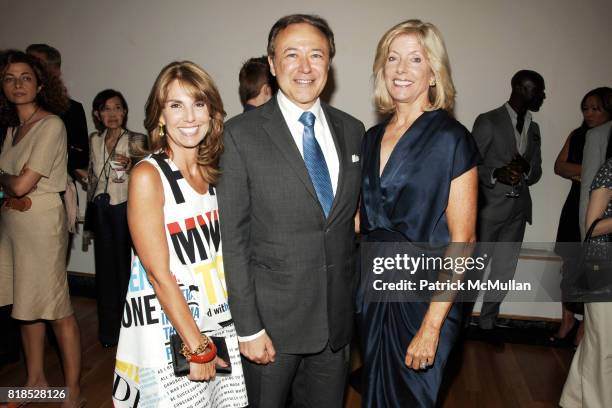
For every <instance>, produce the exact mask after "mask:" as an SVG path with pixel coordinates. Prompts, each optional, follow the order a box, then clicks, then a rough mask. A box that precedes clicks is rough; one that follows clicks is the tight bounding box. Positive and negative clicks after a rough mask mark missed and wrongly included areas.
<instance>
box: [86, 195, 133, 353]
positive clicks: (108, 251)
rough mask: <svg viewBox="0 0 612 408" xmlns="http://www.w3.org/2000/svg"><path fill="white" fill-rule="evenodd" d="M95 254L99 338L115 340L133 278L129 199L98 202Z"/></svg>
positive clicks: (110, 342)
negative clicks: (123, 201)
mask: <svg viewBox="0 0 612 408" xmlns="http://www.w3.org/2000/svg"><path fill="white" fill-rule="evenodd" d="M95 218H96V223H95V230H94V256H95V265H96V299H97V303H98V339H99V340H100V342H101V343H106V344H115V343H117V341H118V340H119V329H120V327H121V318H122V315H123V305H124V302H125V295H126V293H127V287H128V282H129V279H130V265H131V247H132V241H131V239H130V231H129V229H128V224H127V203H122V204H118V205H107V206H98V205H96V217H95Z"/></svg>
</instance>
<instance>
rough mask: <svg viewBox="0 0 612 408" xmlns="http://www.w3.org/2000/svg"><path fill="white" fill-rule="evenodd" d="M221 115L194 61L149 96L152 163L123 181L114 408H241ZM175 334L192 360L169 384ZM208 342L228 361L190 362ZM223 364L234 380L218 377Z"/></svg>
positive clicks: (169, 70)
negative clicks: (225, 248)
mask: <svg viewBox="0 0 612 408" xmlns="http://www.w3.org/2000/svg"><path fill="white" fill-rule="evenodd" d="M224 115H225V112H224V111H223V104H222V101H221V97H220V96H219V92H218V91H217V88H216V86H215V84H214V83H213V81H212V79H211V78H210V76H209V75H208V74H207V73H206V72H205V71H204V70H203V69H202V68H200V67H199V66H197V65H196V64H194V63H192V62H188V61H183V62H173V63H171V64H169V65H168V66H166V67H165V68H164V69H163V70H162V71H161V73H160V74H159V76H158V78H157V80H156V82H155V84H154V86H153V89H152V90H151V93H150V95H149V99H148V101H147V105H146V119H145V127H146V128H147V130H148V132H149V137H150V146H151V151H152V152H153V153H154V154H152V155H151V156H149V157H147V158H145V159H144V160H143V161H141V162H140V163H139V164H138V165H137V166H136V167H135V168H134V169H133V170H132V173H131V175H130V181H129V199H128V223H129V227H130V233H131V236H132V240H133V242H134V248H135V254H134V257H133V261H132V275H131V278H130V283H129V287H128V294H127V298H126V304H125V309H124V314H123V319H122V327H121V334H120V338H119V345H118V349H117V361H116V365H115V380H114V386H113V402H114V405H115V407H122V406H126V407H127V406H136V405H138V406H139V407H143V406H163V407H168V406H173V407H177V406H180V407H196V406H197V407H204V406H206V407H222V408H225V407H243V406H246V405H247V398H246V389H245V386H244V379H243V376H242V367H241V365H240V354H239V351H238V341H237V338H236V332H235V329H234V325H233V323H232V320H231V314H230V312H229V308H228V307H227V292H226V285H225V277H224V274H223V259H222V255H221V253H222V252H221V251H222V249H221V241H220V235H219V218H218V207H217V197H216V191H215V188H214V183H215V181H216V179H217V177H218V174H219V171H218V162H219V156H220V154H221V151H222V148H223V144H222V143H223V142H222V134H223V117H224ZM201 332H202V333H206V334H201ZM174 333H178V334H179V336H180V338H181V340H182V342H183V344H184V346H185V347H186V348H187V349H188V350H189V351H190V352H191V353H192V354H193V356H194V357H191V361H190V363H189V368H190V372H189V375H188V376H187V377H176V376H175V375H174V371H173V368H172V364H171V357H170V356H171V354H170V347H169V339H170V335H172V334H174ZM207 336H219V337H225V340H226V344H227V347H228V350H229V354H230V360H231V361H230V362H226V361H223V360H221V359H220V358H218V357H217V358H215V359H213V360H212V361H210V362H208V363H201V362H196V361H195V360H198V357H195V356H198V355H200V356H201V355H205V354H208V353H209V352H211V350H210V346H208V347H206V346H205V344H206V342H207V340H208V339H207ZM227 363H231V366H232V373H231V374H230V375H219V374H218V375H215V374H216V367H218V366H226V365H227Z"/></svg>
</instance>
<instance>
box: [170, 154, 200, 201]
mask: <svg viewBox="0 0 612 408" xmlns="http://www.w3.org/2000/svg"><path fill="white" fill-rule="evenodd" d="M163 154H164V155H165V156H166V160H168V162H169V163H171V165H172V167H174V168H175V169H176V170H175V171H178V172H179V173H180V174H181V177H182V178H183V180H185V183H186V184H187V186H189V188H190V189H191V190H192V191H193V192H194V193H196V194H198V195H200V196H203V197H204V196H207V195H209V194H210V188H211V185H210V183H207V184H208V188H207V189H206V191H204V192H203V193H201V192H199V191H198V190H197V189H196V188H195V187H194V186H192V185H191V183H190V182H189V180H188V179H187V178H186V177H185V175H184V174H183V172H182V171H181V169H180V168H179V167H178V166H177V165H176V163H174V160H172V159H171V158H170V156H169V155H168V154H166V153H163Z"/></svg>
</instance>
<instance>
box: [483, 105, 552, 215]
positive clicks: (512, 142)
mask: <svg viewBox="0 0 612 408" xmlns="http://www.w3.org/2000/svg"><path fill="white" fill-rule="evenodd" d="M472 135H473V136H474V139H475V140H476V144H477V145H478V150H479V151H480V155H481V156H482V158H483V162H482V164H481V165H480V166H478V177H479V181H480V183H479V187H480V188H479V190H478V201H479V205H478V218H479V220H482V219H485V220H491V221H503V220H506V219H508V218H509V217H510V216H511V215H513V214H515V213H517V212H518V211H520V210H524V211H525V212H526V214H527V221H528V222H529V223H531V195H530V194H529V186H530V185H532V184H535V183H537V182H538V180H540V177H541V176H542V155H541V151H540V145H541V139H540V128H539V126H538V124H537V123H535V122H534V121H533V120H532V121H531V124H530V125H529V130H528V132H527V149H526V150H525V154H524V155H523V157H524V158H525V159H526V160H527V161H528V162H529V164H530V166H531V170H530V173H529V178H528V179H527V180H526V181H523V182H522V183H521V187H520V188H519V187H517V188H518V190H516V191H519V193H520V197H519V198H508V197H506V193H508V192H509V191H510V190H511V189H512V187H511V186H509V185H506V184H502V183H500V182H496V183H495V184H493V183H491V176H492V174H493V170H494V169H495V168H498V167H502V166H504V165H506V164H507V163H508V162H510V161H511V160H512V157H513V156H514V155H515V154H516V153H517V148H516V138H515V136H514V126H513V125H512V119H510V115H509V114H508V111H507V110H506V107H505V106H504V105H502V106H501V107H499V108H497V109H494V110H492V111H489V112H486V113H483V114H481V115H479V116H478V117H477V118H476V121H475V122H474V129H473V130H472Z"/></svg>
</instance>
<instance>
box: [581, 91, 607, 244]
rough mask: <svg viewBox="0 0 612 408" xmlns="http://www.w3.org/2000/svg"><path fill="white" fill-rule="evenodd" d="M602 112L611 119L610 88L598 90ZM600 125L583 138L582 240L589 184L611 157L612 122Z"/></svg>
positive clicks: (584, 230) (584, 229) (584, 231)
mask: <svg viewBox="0 0 612 408" xmlns="http://www.w3.org/2000/svg"><path fill="white" fill-rule="evenodd" d="M600 89H601V91H600V95H601V99H602V107H603V110H604V111H606V112H607V113H608V115H610V116H609V119H610V118H612V88H609V87H602V88H600ZM609 119H608V121H607V122H605V123H604V124H602V125H599V126H597V127H594V128H593V129H590V130H589V131H588V132H587V134H586V137H585V139H586V140H585V142H584V151H583V153H582V173H581V174H580V180H581V183H580V213H579V214H578V221H579V222H580V237H581V238H582V239H584V235H585V233H586V226H585V220H586V210H587V206H588V204H589V192H590V188H591V183H592V182H593V179H594V178H595V175H596V174H597V171H598V170H599V168H600V167H601V166H602V165H603V164H604V163H605V162H606V160H607V159H608V158H610V157H612V143H609V141H610V137H611V136H612V120H609Z"/></svg>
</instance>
